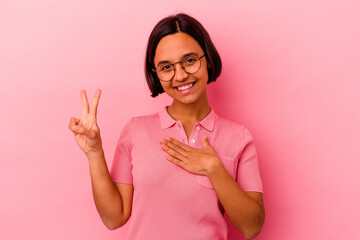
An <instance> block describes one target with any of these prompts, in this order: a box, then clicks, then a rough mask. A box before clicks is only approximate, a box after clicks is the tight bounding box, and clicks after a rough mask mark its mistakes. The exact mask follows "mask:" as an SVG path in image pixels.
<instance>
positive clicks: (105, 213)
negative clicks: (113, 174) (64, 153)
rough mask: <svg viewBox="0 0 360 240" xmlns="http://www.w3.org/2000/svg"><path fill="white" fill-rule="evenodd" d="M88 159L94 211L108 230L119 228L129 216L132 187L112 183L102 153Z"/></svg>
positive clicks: (130, 185)
mask: <svg viewBox="0 0 360 240" xmlns="http://www.w3.org/2000/svg"><path fill="white" fill-rule="evenodd" d="M88 159H89V166H90V175H91V185H92V191H93V197H94V201H95V205H96V209H97V211H98V212H99V215H100V217H101V219H102V221H103V223H104V224H105V226H106V227H107V228H108V229H111V230H113V229H116V228H119V227H121V226H122V225H124V224H125V223H126V222H127V221H128V219H129V218H130V215H131V207H132V196H133V190H134V189H133V185H132V184H122V183H115V184H114V183H113V182H112V180H111V178H110V174H109V170H108V168H107V165H106V162H105V158H104V153H103V152H98V153H96V154H93V155H89V156H88Z"/></svg>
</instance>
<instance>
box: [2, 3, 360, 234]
mask: <svg viewBox="0 0 360 240" xmlns="http://www.w3.org/2000/svg"><path fill="white" fill-rule="evenodd" d="M290 2H291V3H290ZM181 11H184V12H187V13H189V14H191V15H193V16H194V17H196V18H197V19H198V20H200V22H202V23H203V25H204V26H205V27H206V28H207V30H208V31H209V33H210V35H211V36H212V38H213V41H214V43H215V45H216V46H217V48H218V50H219V52H220V54H221V56H222V59H223V63H224V69H223V74H222V76H221V77H220V79H218V82H216V83H215V84H211V85H209V92H210V94H209V97H210V102H211V104H212V106H213V107H214V109H215V111H216V112H217V113H218V114H220V115H222V116H224V117H227V118H229V119H232V120H234V121H238V122H241V123H243V124H244V125H245V126H247V127H248V128H249V129H250V131H251V132H252V134H253V135H254V138H255V141H256V144H257V149H258V154H259V161H260V168H261V169H260V170H261V173H262V178H263V182H264V191H265V193H264V200H265V206H266V223H265V225H264V228H263V231H262V233H261V234H260V235H259V236H258V237H257V239H264V240H265V239H266V240H274V239H276V240H304V239H360V234H359V232H358V229H357V226H358V224H359V222H360V217H359V213H360V211H359V210H360V209H359V207H358V202H359V200H360V191H359V189H360V181H359V167H360V164H359V160H360V158H359V156H360V147H359V143H360V141H359V136H360V127H359V123H360V111H359V103H360V81H359V80H360V67H359V66H360V44H359V43H360V31H359V29H360V17H359V16H360V14H359V12H360V3H359V1H356V0H353V1H352V0H344V1H319V0H312V1H295V2H294V1H285V0H282V1H281V0H274V1H225V2H223V3H220V1H219V2H211V1H194V0H191V1H188V0H182V1H177V2H176V3H174V2H169V1H132V2H131V3H130V1H88V0H86V1H85V0H83V1H81V0H75V1H74V0H71V1H69V0H66V1H47V0H33V1H25V0H23V1H19V0H15V1H14V0H2V1H1V2H0V104H1V118H0V123H1V124H0V133H1V134H0V146H1V159H0V196H1V197H0V239H4V240H11V239H19V240H20V239H39V240H42V239H54V240H63V239H88V240H92V239H93V240H95V239H122V238H121V236H123V235H124V234H125V233H126V227H125V228H123V229H119V230H116V231H109V230H107V229H106V228H105V226H104V225H102V223H101V220H100V218H99V216H98V214H97V212H96V209H95V205H94V203H93V200H92V193H91V185H90V176H89V169H88V163H87V160H86V158H85V155H84V154H83V153H82V152H81V151H80V149H79V148H78V146H77V145H76V142H75V140H74V138H73V136H72V134H71V132H70V131H69V130H68V128H67V125H68V121H69V119H70V117H71V116H75V117H80V114H81V101H80V94H79V92H80V90H81V89H83V88H84V89H86V90H87V91H88V96H89V97H91V98H92V96H93V94H94V92H95V89H96V88H101V89H102V90H103V94H102V97H101V100H100V105H99V110H98V121H99V125H100V129H101V135H102V139H103V143H104V149H105V153H106V158H107V162H108V164H111V161H112V156H113V153H114V148H115V144H116V140H117V138H118V136H119V133H120V131H121V129H122V127H123V126H124V124H125V122H126V121H127V120H128V119H129V118H130V117H131V116H136V115H144V114H149V113H153V112H156V111H158V110H159V109H160V108H161V107H162V106H164V105H165V104H168V103H170V99H169V98H167V96H165V95H164V96H161V97H159V98H156V99H152V98H151V97H150V96H149V94H150V93H149V91H148V89H147V86H146V84H145V80H144V74H143V59H144V52H145V46H146V41H147V38H148V35H149V33H150V31H151V29H152V28H153V26H154V25H155V24H156V23H157V21H159V20H160V19H161V18H163V17H165V16H167V15H168V14H171V13H176V12H181ZM237 236H238V234H236V233H235V230H234V229H232V230H231V237H230V239H233V240H234V239H238V238H237ZM240 239H242V238H240Z"/></svg>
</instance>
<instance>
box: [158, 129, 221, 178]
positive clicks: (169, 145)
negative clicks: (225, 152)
mask: <svg viewBox="0 0 360 240" xmlns="http://www.w3.org/2000/svg"><path fill="white" fill-rule="evenodd" d="M160 143H161V144H162V145H161V147H162V149H163V150H165V151H166V152H167V153H168V154H169V155H168V156H167V157H166V158H167V159H168V160H169V161H170V162H172V163H174V164H176V165H178V166H180V167H182V168H183V169H185V170H186V171H188V172H191V173H195V174H200V175H207V174H208V173H209V172H210V171H211V169H213V168H214V167H216V166H219V164H222V163H221V161H220V159H219V157H218V155H217V153H216V152H215V149H214V148H213V147H212V146H211V145H210V144H209V142H208V139H207V137H206V135H205V136H204V137H203V139H202V145H203V147H204V148H193V147H190V146H188V145H186V144H184V143H182V142H179V141H177V140H176V139H174V138H170V137H169V138H167V139H161V140H160Z"/></svg>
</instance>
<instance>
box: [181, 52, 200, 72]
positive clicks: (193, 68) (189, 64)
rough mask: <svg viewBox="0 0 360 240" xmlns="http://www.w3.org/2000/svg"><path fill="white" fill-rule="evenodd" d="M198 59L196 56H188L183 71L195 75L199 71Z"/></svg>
mask: <svg viewBox="0 0 360 240" xmlns="http://www.w3.org/2000/svg"><path fill="white" fill-rule="evenodd" d="M199 60H200V59H199V57H197V56H190V57H187V58H186V59H185V60H184V62H183V66H184V70H185V72H187V73H196V72H197V71H198V70H199V69H200V61H199Z"/></svg>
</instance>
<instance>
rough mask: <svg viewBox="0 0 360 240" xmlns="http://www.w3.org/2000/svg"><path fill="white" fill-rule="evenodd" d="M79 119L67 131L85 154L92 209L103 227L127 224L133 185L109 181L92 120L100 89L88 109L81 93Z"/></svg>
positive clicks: (93, 120) (72, 122) (97, 131)
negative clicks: (89, 180) (70, 132)
mask: <svg viewBox="0 0 360 240" xmlns="http://www.w3.org/2000/svg"><path fill="white" fill-rule="evenodd" d="M80 93H81V99H82V116H81V119H77V118H74V117H72V118H71V119H70V123H69V129H70V130H71V131H72V133H73V134H74V137H75V140H76V142H77V144H78V145H79V147H80V148H81V150H83V151H84V153H85V154H86V156H87V158H88V160H89V165H90V175H91V185H92V191H93V197H94V201H95V205H96V208H97V210H98V212H99V214H100V217H101V219H102V221H103V222H104V224H105V226H106V227H107V228H109V229H115V228H118V227H120V226H122V225H123V224H125V223H126V222H127V220H128V219H129V217H130V214H131V205H132V195H133V185H132V184H120V183H118V184H116V186H115V184H114V183H113V182H112V180H111V178H110V174H109V170H108V168H107V165H106V161H105V157H104V152H103V148H102V143H101V137H100V129H99V127H98V125H97V121H96V113H97V106H98V102H99V99H100V95H101V90H99V89H98V90H97V91H96V93H95V96H94V99H93V101H92V103H91V106H90V109H89V103H88V100H87V96H86V92H85V91H84V90H82V91H81V92H80Z"/></svg>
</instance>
